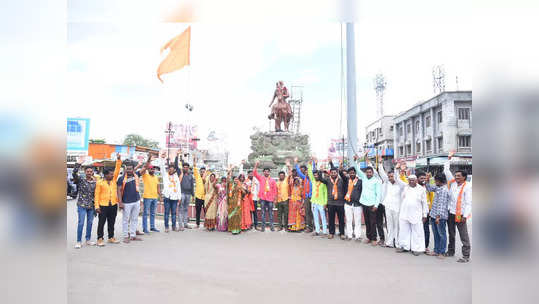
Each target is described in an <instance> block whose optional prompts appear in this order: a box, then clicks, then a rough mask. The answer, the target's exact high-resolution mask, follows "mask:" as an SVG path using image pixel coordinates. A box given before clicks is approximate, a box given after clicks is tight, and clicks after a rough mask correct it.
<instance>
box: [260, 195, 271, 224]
mask: <svg viewBox="0 0 539 304" xmlns="http://www.w3.org/2000/svg"><path fill="white" fill-rule="evenodd" d="M260 207H261V208H262V214H261V217H262V219H261V222H262V229H264V227H266V215H267V216H268V217H269V221H270V227H273V202H270V201H265V200H260Z"/></svg>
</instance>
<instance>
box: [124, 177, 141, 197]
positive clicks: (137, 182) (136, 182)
mask: <svg viewBox="0 0 539 304" xmlns="http://www.w3.org/2000/svg"><path fill="white" fill-rule="evenodd" d="M133 177H134V178H135V189H137V192H139V190H138V184H139V180H138V176H137V173H136V172H134V174H133ZM126 181H127V174H126V175H125V176H124V180H123V183H122V196H124V189H125V183H126Z"/></svg>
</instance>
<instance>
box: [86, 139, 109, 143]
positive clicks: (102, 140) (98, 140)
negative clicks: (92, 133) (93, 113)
mask: <svg viewBox="0 0 539 304" xmlns="http://www.w3.org/2000/svg"><path fill="white" fill-rule="evenodd" d="M89 142H90V143H91V144H105V143H106V142H105V140H104V139H102V138H96V139H90V140H89Z"/></svg>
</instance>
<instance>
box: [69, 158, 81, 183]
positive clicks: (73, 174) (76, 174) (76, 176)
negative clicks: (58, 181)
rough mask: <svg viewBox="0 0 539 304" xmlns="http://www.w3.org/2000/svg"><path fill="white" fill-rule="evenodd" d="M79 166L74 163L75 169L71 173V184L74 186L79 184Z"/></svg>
mask: <svg viewBox="0 0 539 304" xmlns="http://www.w3.org/2000/svg"><path fill="white" fill-rule="evenodd" d="M80 166H81V165H80V164H79V163H76V164H75V167H74V168H73V172H71V177H72V178H73V183H74V184H77V185H78V184H79V182H80V176H79V168H80Z"/></svg>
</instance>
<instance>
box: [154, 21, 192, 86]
mask: <svg viewBox="0 0 539 304" xmlns="http://www.w3.org/2000/svg"><path fill="white" fill-rule="evenodd" d="M190 47H191V27H188V28H187V29H186V30H185V31H183V33H181V34H180V35H178V36H176V37H174V38H172V40H170V41H169V42H167V43H166V44H165V45H164V46H163V47H162V48H161V53H163V51H164V50H166V49H168V50H169V52H168V55H167V57H166V58H165V59H163V61H162V62H161V64H159V67H158V68H157V78H158V79H159V80H160V81H161V82H163V79H161V75H163V74H166V73H170V72H174V71H177V70H179V69H181V68H183V67H184V66H186V65H189V64H190V54H189V50H190Z"/></svg>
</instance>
